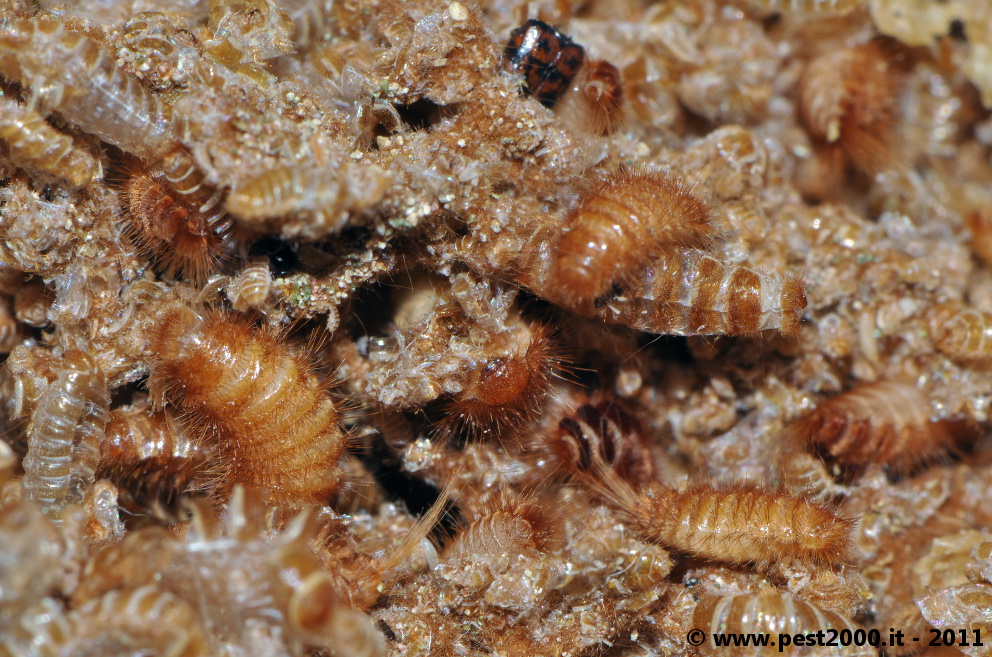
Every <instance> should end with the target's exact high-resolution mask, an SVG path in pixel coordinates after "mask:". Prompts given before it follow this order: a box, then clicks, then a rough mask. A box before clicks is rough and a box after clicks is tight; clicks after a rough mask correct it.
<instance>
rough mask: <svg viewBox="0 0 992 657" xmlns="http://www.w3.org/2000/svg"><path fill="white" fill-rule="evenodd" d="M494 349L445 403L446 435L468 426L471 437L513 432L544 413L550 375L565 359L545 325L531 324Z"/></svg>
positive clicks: (443, 423) (443, 425) (499, 435)
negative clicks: (460, 388) (461, 387)
mask: <svg viewBox="0 0 992 657" xmlns="http://www.w3.org/2000/svg"><path fill="white" fill-rule="evenodd" d="M493 351H494V353H493V355H492V356H490V357H489V358H487V359H485V360H483V361H481V362H480V363H479V365H478V367H476V368H475V369H474V370H473V371H472V373H471V374H470V376H469V379H468V381H467V382H466V383H465V385H464V387H463V389H462V391H461V392H459V393H458V394H456V395H453V396H452V398H451V399H450V400H449V401H448V402H447V403H446V404H445V407H444V412H445V416H444V419H443V420H442V421H441V432H442V433H443V434H448V433H450V432H456V431H459V430H464V431H466V432H467V433H468V434H469V435H471V436H482V435H489V436H495V437H497V438H504V437H508V436H506V435H505V433H506V432H508V431H512V430H514V429H517V428H519V427H520V426H521V425H523V424H524V423H526V422H528V421H530V420H532V419H534V418H535V417H537V416H538V415H539V414H540V412H541V407H542V405H543V403H544V399H545V397H547V394H548V390H549V388H550V379H551V376H552V375H553V374H554V372H555V371H556V370H558V369H560V368H561V367H562V366H563V365H564V364H565V361H564V359H563V357H562V356H561V354H560V353H559V352H558V350H557V348H556V345H555V343H554V340H553V339H552V337H551V329H550V328H549V327H548V326H546V325H544V324H532V325H530V327H529V329H528V330H523V331H519V332H517V333H516V339H514V340H511V342H510V344H509V345H506V346H504V347H503V348H500V347H499V345H494V350H493Z"/></svg>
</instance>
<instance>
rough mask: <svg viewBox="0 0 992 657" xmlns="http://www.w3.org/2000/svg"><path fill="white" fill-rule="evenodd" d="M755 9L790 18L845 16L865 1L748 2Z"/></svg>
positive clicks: (783, 0) (789, 0)
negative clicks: (774, 12)
mask: <svg viewBox="0 0 992 657" xmlns="http://www.w3.org/2000/svg"><path fill="white" fill-rule="evenodd" d="M749 2H750V3H751V4H752V5H754V6H755V7H759V8H761V9H765V10H767V11H777V12H782V13H785V14H788V15H790V16H805V15H813V16H829V15H835V14H847V13H850V12H852V11H854V10H855V9H860V8H861V7H863V6H865V0H749Z"/></svg>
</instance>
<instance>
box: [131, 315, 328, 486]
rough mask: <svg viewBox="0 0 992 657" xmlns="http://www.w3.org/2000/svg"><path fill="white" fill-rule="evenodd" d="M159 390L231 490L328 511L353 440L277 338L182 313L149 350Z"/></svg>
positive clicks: (240, 321) (296, 356)
mask: <svg viewBox="0 0 992 657" xmlns="http://www.w3.org/2000/svg"><path fill="white" fill-rule="evenodd" d="M150 346H151V348H152V350H153V351H154V358H155V366H154V369H153V377H152V384H151V386H152V389H153V390H154V391H155V392H156V393H160V392H161V391H165V393H166V396H167V397H168V398H169V399H170V400H173V401H174V402H175V403H176V404H177V405H178V406H179V407H180V408H182V409H183V410H184V411H185V412H186V413H187V414H188V415H189V417H190V418H191V419H192V421H193V423H194V424H195V425H196V426H197V427H198V428H199V429H200V431H201V435H200V436H199V437H198V439H200V440H203V441H204V442H207V443H208V444H211V445H213V446H214V447H215V449H216V450H217V452H218V454H219V455H220V456H221V458H222V460H223V461H224V462H225V464H226V465H228V466H229V471H228V475H227V479H228V483H229V484H231V485H233V484H235V483H243V484H246V485H248V486H250V487H252V488H257V489H264V490H265V491H266V492H267V496H268V497H269V499H272V500H277V501H313V502H319V503H325V504H326V503H327V502H328V501H329V499H330V496H331V495H333V494H334V492H335V491H336V490H337V488H338V487H339V486H340V483H341V482H340V476H341V472H340V469H339V467H338V458H339V457H340V455H341V453H342V452H343V451H344V448H345V445H346V442H347V438H346V437H345V435H344V432H343V431H342V429H341V426H340V425H339V423H338V417H339V413H338V410H337V408H336V407H335V405H334V402H333V400H332V399H331V396H330V394H329V393H328V388H327V384H326V383H324V382H322V381H321V380H320V379H319V378H318V377H317V375H316V373H315V371H314V366H313V364H312V363H311V362H310V359H309V358H308V357H307V356H306V355H304V354H302V353H300V352H298V351H296V350H295V349H293V348H292V347H290V346H289V345H287V344H286V342H285V341H284V339H283V337H282V336H281V335H280V334H279V333H278V332H276V331H275V330H273V329H269V328H261V329H257V328H254V327H253V326H251V324H250V323H249V322H248V321H247V320H245V319H244V318H242V317H240V316H238V315H235V314H231V313H225V312H221V311H216V310H211V311H200V312H196V311H194V310H192V309H190V308H188V307H185V306H182V305H180V304H175V305H172V306H170V307H167V308H165V309H163V310H162V312H161V313H160V315H159V323H158V328H157V330H156V331H155V335H154V336H153V339H152V340H151V342H150Z"/></svg>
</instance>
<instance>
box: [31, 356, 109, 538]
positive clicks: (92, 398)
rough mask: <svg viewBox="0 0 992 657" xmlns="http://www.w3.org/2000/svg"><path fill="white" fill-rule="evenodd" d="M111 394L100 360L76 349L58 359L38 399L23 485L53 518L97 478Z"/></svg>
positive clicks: (32, 423)
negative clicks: (56, 373) (51, 378)
mask: <svg viewBox="0 0 992 657" xmlns="http://www.w3.org/2000/svg"><path fill="white" fill-rule="evenodd" d="M108 404H109V394H108V391H107V383H106V380H105V379H104V377H103V373H102V372H101V371H100V369H99V367H98V366H97V364H96V363H95V362H94V361H93V359H92V358H91V357H90V356H88V355H87V354H85V353H83V352H82V351H78V350H72V351H68V352H66V353H65V354H63V355H62V358H61V359H59V361H58V375H57V378H56V379H55V380H54V381H53V382H52V383H50V384H49V385H48V387H47V388H45V389H44V390H43V391H42V392H41V395H40V397H39V399H38V401H37V405H36V406H35V408H34V412H33V413H32V415H31V423H30V425H29V426H28V453H27V455H25V457H24V462H23V466H24V491H25V493H26V494H27V496H28V497H29V498H30V499H33V500H35V501H36V502H37V503H38V504H39V505H40V506H41V507H42V510H44V511H45V513H47V514H48V515H49V517H51V518H52V519H53V520H56V521H59V520H61V517H62V510H63V508H64V507H65V505H66V504H68V503H70V502H74V501H75V502H78V501H80V500H81V499H82V495H83V492H84V491H85V489H86V487H87V486H89V485H90V484H91V483H93V480H94V474H95V471H96V466H97V462H98V461H99V449H100V447H99V445H100V438H101V437H102V436H103V430H104V425H105V424H106V422H107V406H108Z"/></svg>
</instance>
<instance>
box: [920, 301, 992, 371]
mask: <svg viewBox="0 0 992 657" xmlns="http://www.w3.org/2000/svg"><path fill="white" fill-rule="evenodd" d="M931 326H932V332H933V335H934V344H935V345H936V347H937V349H939V350H940V351H941V352H943V353H945V354H947V355H948V356H950V357H951V358H956V359H959V360H983V359H987V358H989V357H990V356H992V313H987V312H985V311H983V310H977V309H975V308H968V307H957V306H952V305H943V306H940V307H938V308H937V309H936V310H935V311H934V313H933V320H932V321H931Z"/></svg>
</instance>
